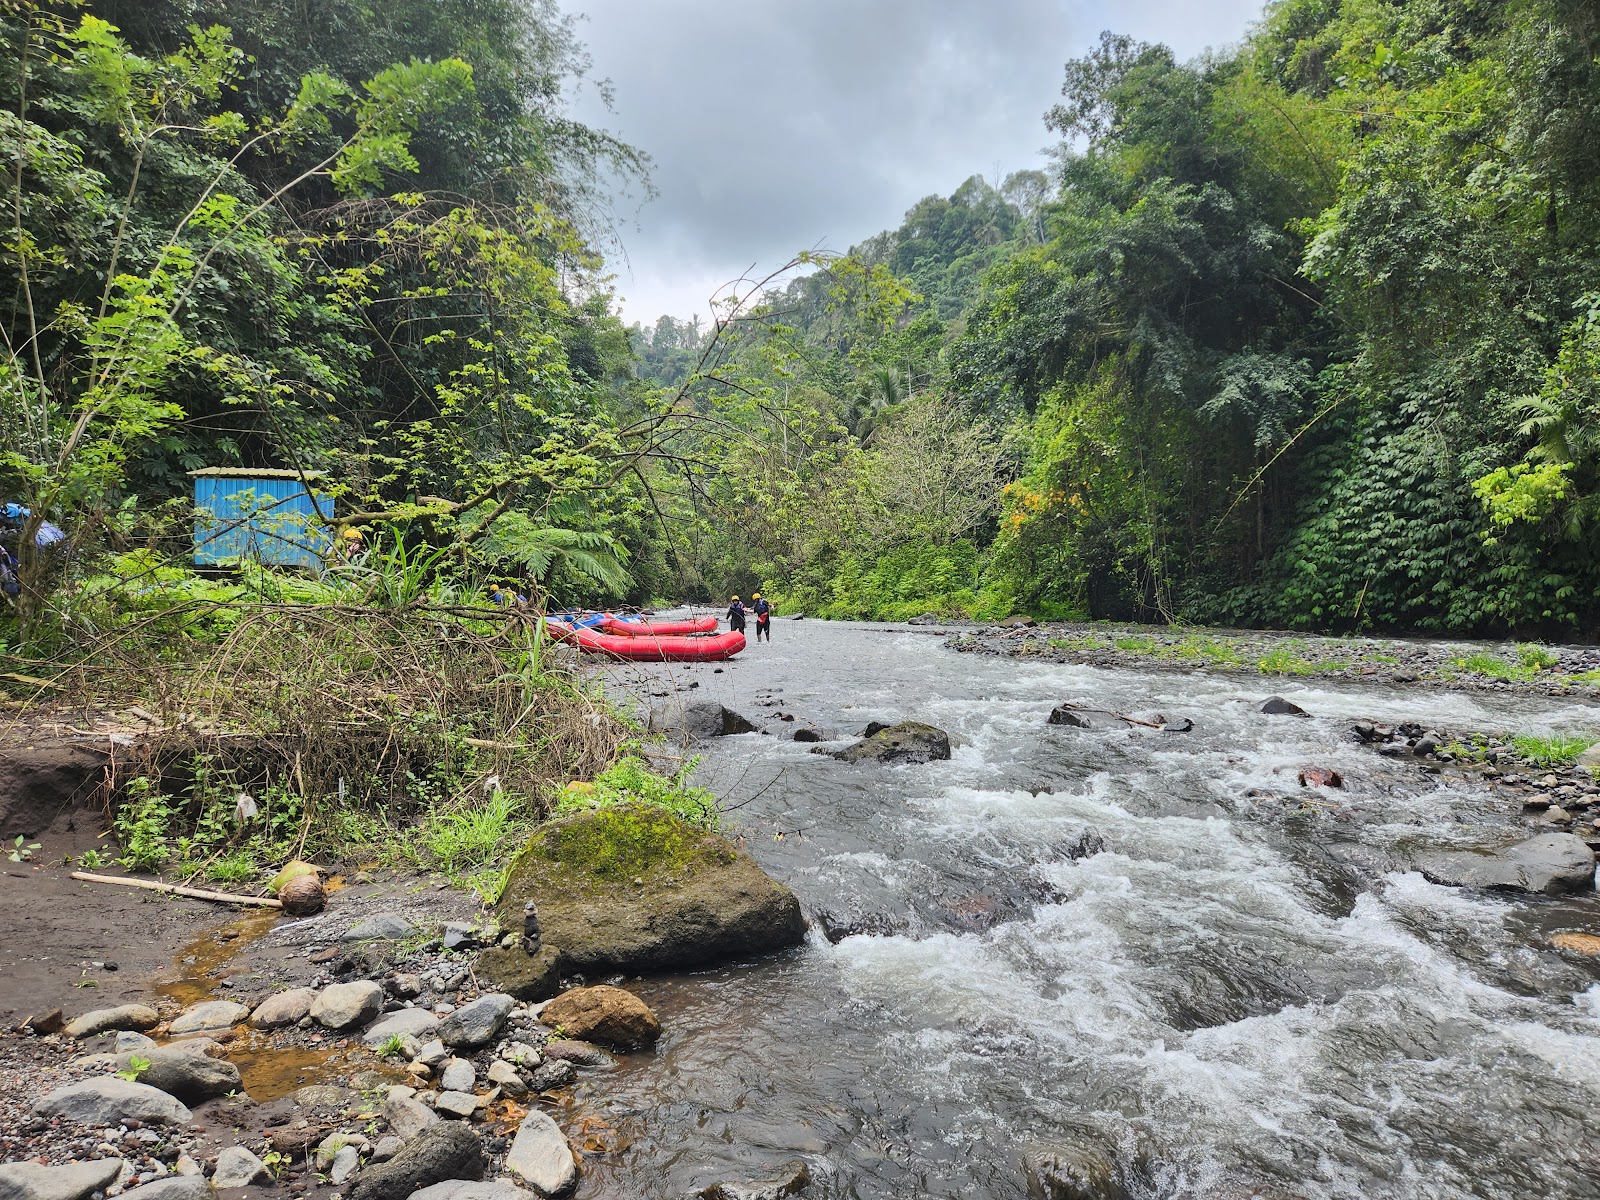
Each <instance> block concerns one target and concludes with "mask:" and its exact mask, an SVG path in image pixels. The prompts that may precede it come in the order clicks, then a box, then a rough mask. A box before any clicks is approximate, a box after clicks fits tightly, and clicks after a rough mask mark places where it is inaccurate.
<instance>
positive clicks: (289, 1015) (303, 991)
mask: <svg viewBox="0 0 1600 1200" xmlns="http://www.w3.org/2000/svg"><path fill="white" fill-rule="evenodd" d="M316 999H317V989H316V988H308V987H299V988H290V989H289V990H288V991H287V992H279V993H278V994H277V995H275V996H268V997H267V998H266V999H265V1000H263V1001H262V1002H261V1003H260V1004H258V1005H256V1007H255V1011H254V1012H252V1013H251V1014H250V1024H252V1025H254V1026H255V1027H256V1028H257V1029H277V1028H278V1027H280V1026H282V1025H295V1024H298V1023H299V1021H300V1019H301V1018H302V1017H305V1016H308V1015H309V1014H310V1012H311V1005H312V1004H313V1003H315V1001H316Z"/></svg>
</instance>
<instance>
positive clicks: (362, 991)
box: [311, 979, 383, 1030]
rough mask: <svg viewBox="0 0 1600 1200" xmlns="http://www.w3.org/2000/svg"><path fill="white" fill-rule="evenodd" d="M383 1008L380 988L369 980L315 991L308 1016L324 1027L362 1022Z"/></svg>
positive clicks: (351, 1025) (342, 1026) (344, 1025)
mask: <svg viewBox="0 0 1600 1200" xmlns="http://www.w3.org/2000/svg"><path fill="white" fill-rule="evenodd" d="M382 1011H383V989H382V988H381V987H379V986H378V985H377V984H375V983H373V982H372V980H370V979H358V980H356V981H355V982H354V983H332V984H329V985H328V986H327V987H325V988H323V989H322V991H320V992H318V993H317V998H316V1000H315V1002H314V1003H313V1004H312V1005H311V1019H312V1020H313V1021H315V1022H316V1023H317V1024H318V1025H321V1026H322V1027H323V1028H324V1029H333V1030H339V1029H351V1028H353V1027H355V1026H357V1025H365V1024H366V1023H367V1022H368V1021H370V1020H372V1018H373V1017H375V1016H377V1015H378V1014H379V1013H380V1012H382Z"/></svg>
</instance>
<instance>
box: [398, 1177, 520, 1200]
mask: <svg viewBox="0 0 1600 1200" xmlns="http://www.w3.org/2000/svg"><path fill="white" fill-rule="evenodd" d="M411 1200H537V1197H535V1196H534V1194H533V1193H532V1192H530V1191H526V1190H524V1189H523V1188H519V1187H518V1186H517V1185H516V1184H514V1183H512V1182H511V1181H510V1180H509V1179H485V1180H483V1181H482V1182H481V1183H475V1182H473V1181H472V1180H468V1179H447V1180H445V1181H444V1182H443V1183H436V1184H434V1185H433V1186H432V1187H425V1188H423V1189H422V1190H421V1191H419V1192H412V1193H411Z"/></svg>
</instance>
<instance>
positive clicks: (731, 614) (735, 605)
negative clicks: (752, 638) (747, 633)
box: [728, 596, 744, 633]
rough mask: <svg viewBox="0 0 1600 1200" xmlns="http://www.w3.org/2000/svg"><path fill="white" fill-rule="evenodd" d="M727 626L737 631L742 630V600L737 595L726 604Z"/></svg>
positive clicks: (741, 631) (740, 631)
mask: <svg viewBox="0 0 1600 1200" xmlns="http://www.w3.org/2000/svg"><path fill="white" fill-rule="evenodd" d="M728 628H729V629H732V630H734V631H735V632H737V633H743V632H744V601H743V600H741V599H739V597H737V596H735V597H734V598H733V601H732V603H730V604H729V605H728Z"/></svg>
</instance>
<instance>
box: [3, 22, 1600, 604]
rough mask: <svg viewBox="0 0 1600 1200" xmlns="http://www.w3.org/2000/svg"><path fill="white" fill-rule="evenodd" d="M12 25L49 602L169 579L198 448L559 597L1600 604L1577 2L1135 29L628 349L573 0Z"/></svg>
mask: <svg viewBox="0 0 1600 1200" xmlns="http://www.w3.org/2000/svg"><path fill="white" fill-rule="evenodd" d="M0 35H3V37H4V38H5V41H6V46H7V50H6V56H5V70H4V72H3V77H0V150H3V154H4V157H5V160H6V162H7V163H8V170H7V172H6V185H5V186H6V193H7V194H6V197H5V201H6V203H5V214H6V215H5V221H6V225H7V229H8V232H7V234H6V237H5V238H4V239H3V246H0V270H3V271H4V273H5V275H6V281H5V282H6V290H7V295H8V296H9V297H11V299H10V301H9V302H8V304H7V306H6V309H5V311H4V312H3V313H0V321H3V325H4V332H5V335H6V342H5V351H4V354H3V356H0V397H3V399H0V405H3V408H0V412H3V417H4V422H3V424H4V428H3V445H0V492H3V496H0V498H3V499H5V500H15V501H17V502H19V503H21V504H23V505H25V506H26V507H27V509H28V510H29V513H30V516H29V520H30V522H32V526H31V527H30V529H29V530H28V531H27V534H26V535H25V536H24V537H23V538H22V539H21V546H22V548H23V553H22V554H21V558H22V560H23V561H22V562H21V564H20V571H21V573H22V574H23V575H24V576H25V577H27V579H28V580H29V586H27V587H24V588H23V589H22V590H21V593H20V595H19V596H18V597H16V598H15V599H14V601H12V608H13V609H14V610H15V615H16V616H17V619H18V620H20V621H21V622H22V623H23V624H24V625H26V624H27V622H28V621H30V620H32V619H33V615H34V614H37V613H42V612H44V611H45V610H46V609H49V608H51V606H52V605H55V604H56V603H57V598H58V597H59V595H61V594H62V593H61V589H62V588H63V587H64V588H66V589H67V592H68V593H69V594H70V592H71V589H72V587H73V586H76V584H75V582H74V581H75V580H77V581H81V579H82V578H84V577H87V576H88V575H89V574H92V573H93V572H95V571H101V570H105V569H112V570H124V569H125V567H126V563H127V561H128V560H129V556H130V555H146V556H148V555H154V556H156V557H157V558H158V559H160V560H162V561H171V562H179V561H181V560H182V559H183V558H184V555H185V553H186V551H187V549H188V537H189V528H190V519H191V518H190V510H189V507H188V495H189V490H188V489H189V481H188V478H187V475H186V472H188V471H189V470H193V469H196V468H199V467H229V466H249V467H275V468H288V469H291V470H297V471H319V472H322V473H323V474H322V480H323V482H322V484H321V487H322V494H323V495H325V496H326V497H327V498H328V501H329V503H330V505H331V506H332V507H331V511H330V512H328V513H327V514H326V516H327V518H328V519H329V520H330V521H333V522H335V524H336V526H337V527H339V528H343V527H345V526H354V527H359V528H361V529H363V530H364V531H365V532H366V535H367V536H368V537H369V538H375V539H376V538H381V539H388V540H389V542H390V543H392V544H393V545H394V546H396V547H401V548H405V547H409V548H412V549H416V548H423V547H426V548H431V549H433V550H438V551H448V553H447V554H446V555H445V557H444V558H442V559H441V560H440V562H441V564H448V567H449V569H450V570H452V571H456V572H459V573H461V575H462V577H463V581H464V582H468V583H474V582H482V581H483V580H486V579H489V578H494V577H498V578H509V579H514V580H516V581H517V582H518V583H519V585H522V586H525V587H527V588H531V589H533V590H534V591H535V592H536V593H538V595H539V596H540V598H541V599H544V598H548V599H550V600H551V601H553V602H557V603H600V602H620V601H632V602H644V601H648V600H651V599H653V598H671V597H683V598H709V597H716V596H721V595H724V594H725V593H726V592H728V591H730V590H733V591H741V592H747V591H749V590H753V589H754V588H756V587H764V588H765V589H766V590H767V591H768V592H769V593H771V594H774V595H775V596H776V597H777V598H778V600H779V603H780V605H781V607H782V608H784V609H786V610H789V611H794V610H797V609H803V610H806V611H809V612H812V613H818V614H824V615H835V616H854V617H867V616H877V617H887V616H907V615H912V614H915V613H918V612H923V611H928V610H933V611H940V612H946V613H952V614H955V613H966V614H971V615H981V616H998V615H1003V614H1006V613H1009V612H1017V611H1025V612H1028V613H1031V614H1033V615H1036V616H1060V617H1065V616H1085V617H1117V618H1133V617H1137V618H1147V619H1157V620H1162V619H1165V620H1175V619H1186V620H1204V621H1216V622H1237V623H1243V624H1252V625H1256V624H1265V625H1284V626H1296V627H1315V628H1325V629H1334V630H1346V629H1353V628H1361V627H1386V628H1401V629H1405V628H1416V629H1451V630H1459V631H1494V630H1503V629H1512V628H1514V629H1523V630H1538V629H1548V630H1550V631H1552V632H1554V631H1558V630H1561V629H1567V630H1574V629H1576V630H1582V631H1592V630H1593V629H1594V628H1595V626H1596V623H1597V619H1600V602H1597V586H1600V568H1597V566H1596V562H1597V557H1600V556H1597V554H1596V550H1597V549H1600V526H1597V521H1600V498H1597V489H1600V479H1597V469H1600V256H1597V235H1600V228H1597V218H1600V156H1597V155H1596V154H1595V149H1594V148H1595V146H1596V145H1600V66H1597V56H1600V17H1597V15H1596V12H1595V9H1594V7H1593V6H1592V5H1591V4H1588V3H1584V2H1581V0H1521V2H1519V3H1516V4H1502V3H1491V2H1489V0H1423V2H1420V3H1411V4H1406V5H1395V4H1392V3H1389V2H1388V0H1343V2H1340V0H1281V2H1280V3H1276V4H1273V5H1270V6H1269V7H1268V8H1267V9H1266V11H1265V12H1264V14H1263V16H1262V18H1261V20H1260V22H1259V24H1258V25H1257V26H1256V27H1255V29H1254V31H1253V32H1252V34H1251V36H1250V37H1249V38H1248V39H1247V40H1246V41H1245V42H1244V43H1243V44H1242V45H1240V46H1239V47H1238V48H1236V49H1233V50H1229V51H1227V52H1224V53H1218V54H1215V55H1213V56H1210V57H1207V58H1204V59H1202V60H1200V61H1196V62H1190V63H1182V62H1179V61H1176V60H1175V58H1174V56H1173V55H1172V54H1171V53H1170V52H1169V51H1168V50H1166V49H1164V48H1163V47H1160V46H1152V45H1145V44H1141V43H1136V42H1133V41H1131V40H1129V39H1127V38H1124V37H1120V36H1116V35H1114V34H1107V35H1105V36H1103V37H1102V39H1101V40H1100V43H1099V45H1098V46H1097V47H1096V48H1095V49H1093V50H1092V51H1091V52H1090V53H1088V54H1086V55H1085V56H1083V57H1081V58H1077V59H1073V60H1072V61H1070V62H1068V63H1067V65H1066V70H1065V76H1064V83H1063V88H1062V95H1061V102H1060V103H1059V104H1058V105H1056V106H1055V107H1054V108H1053V109H1051V110H1050V112H1049V113H1047V114H1043V118H1044V125H1045V127H1046V128H1047V129H1048V130H1049V131H1050V133H1051V134H1052V135H1053V136H1054V137H1056V138H1057V139H1058V143H1059V144H1058V149H1057V151H1056V153H1055V156H1054V162H1053V163H1052V165H1051V168H1050V170H1049V171H1047V172H1041V171H1024V172H1019V173H1016V174H1013V175H1011V176H1010V177H1008V178H1005V179H1001V180H995V181H993V182H986V181H985V180H984V179H982V178H977V177H975V178H972V179H969V180H967V181H966V182H965V183H962V184H961V185H960V186H959V187H957V188H956V190H955V191H954V192H953V193H952V194H951V195H950V196H949V198H947V199H946V198H942V197H929V198H928V199H925V200H923V201H921V202H919V203H918V204H917V205H916V206H915V207H914V208H913V209H912V210H911V211H910V212H908V213H907V214H906V216H905V220H904V223H903V224H902V225H901V226H900V227H899V228H897V229H894V230H890V231H886V232H884V233H882V234H880V235H878V236H876V237H874V238H870V239H868V240H867V241H865V242H863V243H862V244H861V245H859V246H857V247H856V248H855V249H854V250H853V251H852V252H851V253H850V254H848V255H845V256H842V257H838V258H827V259H824V258H819V257H816V256H802V257H801V259H800V260H797V262H796V263H795V264H792V268H793V269H791V270H788V271H784V270H779V271H778V272H777V273H775V274H774V275H773V276H772V277H771V278H769V279H767V280H765V281H760V282H757V283H753V284H744V285H742V286H741V287H739V288H737V289H735V291H734V293H733V294H730V295H728V296H724V297H723V298H722V299H721V302H720V303H719V304H717V305H715V306H714V307H713V308H711V309H708V311H707V313H706V314H705V315H704V317H702V318H695V319H694V320H679V319H674V318H662V319H661V320H660V321H658V322H656V323H655V324H654V325H653V326H651V327H649V328H646V327H643V326H635V327H634V328H633V329H632V330H629V329H628V328H626V327H625V326H624V325H623V324H622V322H621V321H620V320H619V318H618V317H617V315H616V313H615V306H614V302H613V298H612V295H611V293H610V291H609V288H608V285H607V284H606V283H605V282H604V281H605V279H606V278H607V274H606V271H607V269H606V266H605V263H604V261H603V256H602V253H601V250H600V248H603V247H605V246H606V245H608V244H609V242H610V232H609V230H608V229H607V228H606V227H605V225H604V223H603V222H602V220H601V219H600V218H599V217H598V215H597V214H600V213H602V212H604V211H605V208H606V204H605V201H606V195H605V190H606V189H607V188H610V187H614V186H616V184H615V181H616V180H617V179H618V178H624V179H632V180H633V186H635V187H637V188H640V189H648V187H649V182H648V161H647V159H646V158H645V157H644V155H643V154H642V153H641V152H640V151H638V150H635V149H634V148H632V147H629V146H626V145H623V144H620V143H618V142H617V141H615V140H613V139H611V138H610V137H608V136H607V135H605V134H603V133H601V132H598V131H596V130H594V129H592V128H588V127H585V126H584V125H581V124H579V123H577V122H575V121H574V120H573V119H572V118H571V116H570V115H569V113H568V111H567V110H566V107H565V104H564V101H563V96H565V95H567V94H568V90H569V85H570V84H571V83H572V82H573V81H574V80H575V79H577V78H579V77H580V76H581V75H582V74H583V72H584V71H585V69H586V65H587V64H586V60H585V57H584V52H583V49H582V47H581V45H580V44H579V43H578V41H577V40H576V38H575V36H574V33H573V26H572V25H571V23H570V20H569V19H568V18H567V17H565V16H563V15H562V13H561V12H560V11H559V10H558V9H557V8H556V6H555V4H554V2H553V0H537V2H534V3H519V2H514V0H489V2H488V3H481V2H474V3H458V2H456V0H447V2H445V3H439V2H436V0H396V2H395V3H393V4H389V5H385V6H381V7H377V6H367V5H346V4H319V3H312V4H305V5H294V6H290V5H281V4H268V5H257V4H241V3H235V2H233V0H185V2H179V0H161V2H156V3H144V2H139V3H134V2H132V0H88V2H83V3H71V2H64V3H57V4H26V3H25V4H18V5H12V6H9V7H8V8H6V10H5V15H4V17H3V18H0ZM1018 36H1025V31H1019V33H1018ZM1063 49H1064V52H1065V51H1066V50H1067V48H1063ZM952 182H954V181H952ZM811 237H812V231H807V230H796V231H795V241H796V244H804V243H805V242H807V241H809V240H811ZM46 520H48V521H52V522H55V523H58V524H60V525H61V526H63V527H64V528H66V529H67V530H68V531H69V533H70V536H71V539H72V541H73V547H74V551H75V554H74V557H73V564H74V565H73V567H72V569H71V570H69V571H67V572H64V573H63V572H59V571H57V570H54V569H53V568H51V567H50V564H44V563H39V562H36V561H34V560H35V558H36V556H35V555H34V553H33V550H32V547H33V538H32V536H31V535H32V532H33V530H34V529H36V528H37V526H38V523H40V522H43V521H46ZM139 561H145V560H144V559H140V560H139ZM107 563H110V564H112V566H111V567H110V568H107V566H106V564H107ZM118 564H122V565H121V566H119V565H118ZM441 569H443V567H441Z"/></svg>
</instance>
